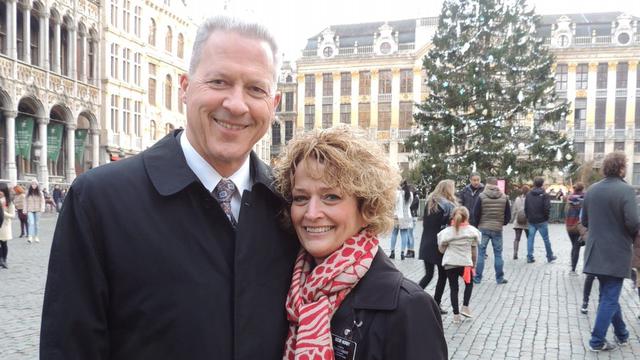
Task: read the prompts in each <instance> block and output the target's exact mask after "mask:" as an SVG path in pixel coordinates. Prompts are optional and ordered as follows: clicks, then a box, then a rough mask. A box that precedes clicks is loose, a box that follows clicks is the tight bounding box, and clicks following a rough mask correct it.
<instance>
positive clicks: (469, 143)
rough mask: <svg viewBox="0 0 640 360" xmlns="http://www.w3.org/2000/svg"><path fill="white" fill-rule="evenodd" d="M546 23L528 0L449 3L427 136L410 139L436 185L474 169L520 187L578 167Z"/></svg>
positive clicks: (432, 67)
mask: <svg viewBox="0 0 640 360" xmlns="http://www.w3.org/2000/svg"><path fill="white" fill-rule="evenodd" d="M537 22H538V17H537V16H535V15H534V13H533V11H531V10H528V8H527V5H526V4H525V1H524V0H513V1H505V0H445V2H444V4H443V7H442V13H441V15H440V18H439V22H438V29H437V32H436V34H435V35H434V38H433V47H432V49H431V50H430V51H429V52H428V54H427V55H426V57H425V58H424V62H423V63H424V67H425V69H426V71H427V79H426V81H427V84H428V88H429V96H428V98H427V99H426V100H425V102H424V103H422V104H420V105H418V108H419V110H420V111H419V113H418V114H416V115H415V120H416V122H417V124H418V126H419V128H420V130H421V131H420V132H419V133H417V134H415V135H413V136H412V137H410V138H409V139H408V140H407V142H406V145H407V147H408V148H409V149H410V150H412V151H414V154H416V157H415V160H417V161H418V165H417V167H416V169H419V170H417V171H420V172H421V176H422V177H423V178H426V182H427V183H428V184H429V185H430V186H431V188H433V186H435V184H436V183H437V182H438V181H440V180H442V179H446V178H449V179H455V180H456V181H458V182H462V183H464V182H466V179H468V176H469V174H470V173H471V172H473V171H478V172H480V173H481V174H482V175H483V176H485V177H486V176H496V177H499V178H506V179H508V180H510V181H514V182H521V181H525V182H526V181H531V179H533V177H534V176H539V175H542V174H543V172H545V171H552V170H559V171H563V172H564V173H568V172H570V171H572V167H573V161H574V159H575V153H574V152H573V146H572V143H571V141H569V140H568V139H567V138H566V136H565V135H564V134H562V133H560V132H559V131H558V130H556V129H555V127H554V125H555V124H556V123H557V122H559V121H561V120H563V118H564V117H566V115H567V111H568V106H567V104H566V102H565V101H560V100H559V99H558V97H557V96H556V93H555V82H554V77H553V75H552V74H551V68H552V65H553V62H554V59H553V56H552V55H551V54H550V53H549V52H548V50H547V49H546V48H545V47H544V46H543V44H542V39H541V38H539V37H538V36H537V34H536V25H537Z"/></svg>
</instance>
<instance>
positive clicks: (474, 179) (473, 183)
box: [469, 175, 480, 188]
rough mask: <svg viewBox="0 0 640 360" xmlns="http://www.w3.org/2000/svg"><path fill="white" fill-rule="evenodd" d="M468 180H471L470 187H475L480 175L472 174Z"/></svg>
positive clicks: (478, 183) (477, 184)
mask: <svg viewBox="0 0 640 360" xmlns="http://www.w3.org/2000/svg"><path fill="white" fill-rule="evenodd" d="M469 181H470V182H471V187H473V188H477V187H478V186H480V176H478V175H475V176H472V177H471V178H470V179H469Z"/></svg>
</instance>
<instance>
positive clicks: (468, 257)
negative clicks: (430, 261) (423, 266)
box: [438, 206, 482, 323]
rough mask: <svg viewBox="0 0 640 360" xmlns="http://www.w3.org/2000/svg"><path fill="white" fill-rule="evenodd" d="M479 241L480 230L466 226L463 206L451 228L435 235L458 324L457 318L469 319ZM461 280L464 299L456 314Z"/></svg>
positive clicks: (466, 214) (457, 210) (466, 217)
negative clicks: (441, 254)
mask: <svg viewBox="0 0 640 360" xmlns="http://www.w3.org/2000/svg"><path fill="white" fill-rule="evenodd" d="M481 239H482V234H480V230H478V229H476V228H475V227H473V226H471V225H469V210H467V208H466V207H464V206H458V207H457V208H455V209H453V214H452V220H451V226H449V227H446V228H445V229H444V230H442V231H440V232H439V233H438V249H439V250H440V252H442V253H443V254H444V255H443V257H442V266H443V267H444V268H445V272H446V274H447V279H449V289H450V291H451V307H452V308H453V322H454V323H459V322H460V320H461V319H460V314H462V316H464V317H468V318H470V317H472V315H471V310H469V301H470V300H471V292H472V291H473V281H471V280H472V277H473V268H474V267H475V266H476V260H477V258H478V244H479V243H480V240H481ZM459 277H462V279H463V280H464V284H465V285H464V298H463V300H462V311H459V310H458V278H459Z"/></svg>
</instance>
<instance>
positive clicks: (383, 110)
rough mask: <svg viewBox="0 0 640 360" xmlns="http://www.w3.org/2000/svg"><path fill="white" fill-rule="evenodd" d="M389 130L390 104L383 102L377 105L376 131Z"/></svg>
mask: <svg viewBox="0 0 640 360" xmlns="http://www.w3.org/2000/svg"><path fill="white" fill-rule="evenodd" d="M390 128H391V103H389V102H383V103H379V104H378V130H389V129H390Z"/></svg>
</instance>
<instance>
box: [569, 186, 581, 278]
mask: <svg viewBox="0 0 640 360" xmlns="http://www.w3.org/2000/svg"><path fill="white" fill-rule="evenodd" d="M583 191H584V184H583V183H581V182H577V183H576V184H575V185H574V186H573V194H571V195H569V196H568V197H567V205H566V209H565V218H564V224H565V227H566V229H567V234H568V235H569V240H571V272H570V273H569V275H573V276H577V275H578V274H577V273H576V266H577V265H578V258H579V257H580V248H581V247H582V245H584V242H582V241H580V232H579V231H578V223H579V222H580V210H582V203H583V202H584V192H583Z"/></svg>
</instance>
